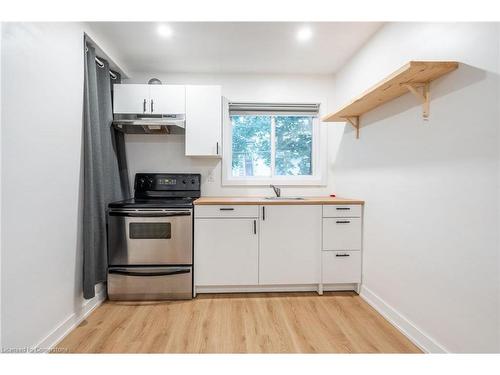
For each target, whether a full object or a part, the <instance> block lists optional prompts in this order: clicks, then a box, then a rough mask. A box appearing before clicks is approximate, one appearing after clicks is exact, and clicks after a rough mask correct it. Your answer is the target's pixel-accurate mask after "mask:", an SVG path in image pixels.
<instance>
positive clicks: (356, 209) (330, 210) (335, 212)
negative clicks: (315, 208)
mask: <svg viewBox="0 0 500 375" xmlns="http://www.w3.org/2000/svg"><path fill="white" fill-rule="evenodd" d="M323 217H361V205H360V204H350V205H349V204H348V205H337V204H335V205H323Z"/></svg>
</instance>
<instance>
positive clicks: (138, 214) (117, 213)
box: [109, 211, 191, 217]
mask: <svg viewBox="0 0 500 375" xmlns="http://www.w3.org/2000/svg"><path fill="white" fill-rule="evenodd" d="M109 216H127V217H172V216H191V212H190V211H166V212H120V211H110V212H109Z"/></svg>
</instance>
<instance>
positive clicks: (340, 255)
mask: <svg viewBox="0 0 500 375" xmlns="http://www.w3.org/2000/svg"><path fill="white" fill-rule="evenodd" d="M335 256H336V257H350V256H351V254H335Z"/></svg>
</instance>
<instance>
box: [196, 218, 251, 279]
mask: <svg viewBox="0 0 500 375" xmlns="http://www.w3.org/2000/svg"><path fill="white" fill-rule="evenodd" d="M258 246H259V242H258V220H257V219H237V218H230V219H196V220H195V224H194V249H195V250H194V275H195V285H198V286H209V285H257V283H258V274H259V271H258V256H259V248H258Z"/></svg>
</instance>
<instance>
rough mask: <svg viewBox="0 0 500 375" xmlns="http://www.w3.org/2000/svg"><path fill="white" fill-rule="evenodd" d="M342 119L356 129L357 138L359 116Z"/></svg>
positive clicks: (357, 137)
mask: <svg viewBox="0 0 500 375" xmlns="http://www.w3.org/2000/svg"><path fill="white" fill-rule="evenodd" d="M344 119H345V120H346V121H348V122H349V123H350V124H351V125H352V126H353V127H354V129H356V139H359V116H350V117H344Z"/></svg>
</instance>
